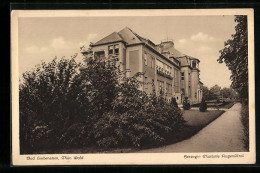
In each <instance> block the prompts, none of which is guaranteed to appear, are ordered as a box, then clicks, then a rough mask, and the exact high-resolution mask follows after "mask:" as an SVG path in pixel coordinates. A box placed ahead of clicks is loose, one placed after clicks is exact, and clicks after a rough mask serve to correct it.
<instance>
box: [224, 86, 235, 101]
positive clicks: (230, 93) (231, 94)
mask: <svg viewBox="0 0 260 173" xmlns="http://www.w3.org/2000/svg"><path fill="white" fill-rule="evenodd" d="M221 92H222V93H223V97H224V98H230V99H236V98H237V92H236V91H235V90H234V89H232V88H226V87H224V88H223V89H222V90H221Z"/></svg>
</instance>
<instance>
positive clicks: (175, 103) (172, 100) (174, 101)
mask: <svg viewBox="0 0 260 173" xmlns="http://www.w3.org/2000/svg"><path fill="white" fill-rule="evenodd" d="M171 105H172V106H174V107H175V108H178V103H177V101H176V98H175V97H173V98H172V99H171Z"/></svg>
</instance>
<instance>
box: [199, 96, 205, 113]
mask: <svg viewBox="0 0 260 173" xmlns="http://www.w3.org/2000/svg"><path fill="white" fill-rule="evenodd" d="M206 110H207V103H206V102H205V99H204V97H203V98H202V99H201V103H200V112H205V111H206Z"/></svg>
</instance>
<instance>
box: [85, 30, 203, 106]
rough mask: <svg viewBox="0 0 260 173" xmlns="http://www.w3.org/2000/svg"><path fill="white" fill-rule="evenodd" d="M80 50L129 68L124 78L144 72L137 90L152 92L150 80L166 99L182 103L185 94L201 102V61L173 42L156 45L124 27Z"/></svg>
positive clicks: (157, 92) (123, 67) (193, 100)
mask: <svg viewBox="0 0 260 173" xmlns="http://www.w3.org/2000/svg"><path fill="white" fill-rule="evenodd" d="M82 53H83V54H84V55H86V56H93V55H94V57H96V58H107V57H111V56H113V57H116V58H117V60H118V62H120V63H121V68H122V70H127V71H129V72H127V73H126V75H127V77H130V76H133V75H134V74H136V73H137V72H145V74H144V76H143V77H142V78H141V79H140V80H141V81H143V82H144V85H142V87H141V88H140V89H141V90H143V91H145V92H147V93H148V94H149V93H152V91H153V87H152V82H153V83H154V86H155V89H156V94H157V95H161V96H162V97H164V98H165V99H166V100H167V101H170V100H171V98H172V97H175V98H176V100H177V102H178V103H182V101H183V100H184V97H188V98H189V99H190V101H191V103H198V102H200V101H201V98H202V85H203V83H202V82H200V78H199V73H200V70H199V63H200V61H199V59H196V58H193V57H190V56H188V55H185V54H182V53H181V52H179V51H178V50H176V49H175V48H174V43H173V41H169V40H167V41H163V42H161V44H159V45H156V44H154V43H153V42H152V41H150V40H149V39H146V38H143V37H141V36H140V35H138V34H136V33H135V32H133V31H132V30H131V29H130V28H128V27H126V28H124V29H123V30H121V31H119V32H113V33H112V34H110V35H108V36H106V37H105V38H103V39H101V40H99V41H97V42H96V43H94V44H90V49H89V50H88V51H84V52H82Z"/></svg>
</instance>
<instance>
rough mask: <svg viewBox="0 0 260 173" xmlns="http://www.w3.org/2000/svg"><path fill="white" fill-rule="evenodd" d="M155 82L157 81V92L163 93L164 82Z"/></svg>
mask: <svg viewBox="0 0 260 173" xmlns="http://www.w3.org/2000/svg"><path fill="white" fill-rule="evenodd" d="M157 83H158V89H159V90H158V92H159V94H160V95H163V93H164V82H162V81H159V80H158V81H157Z"/></svg>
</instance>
